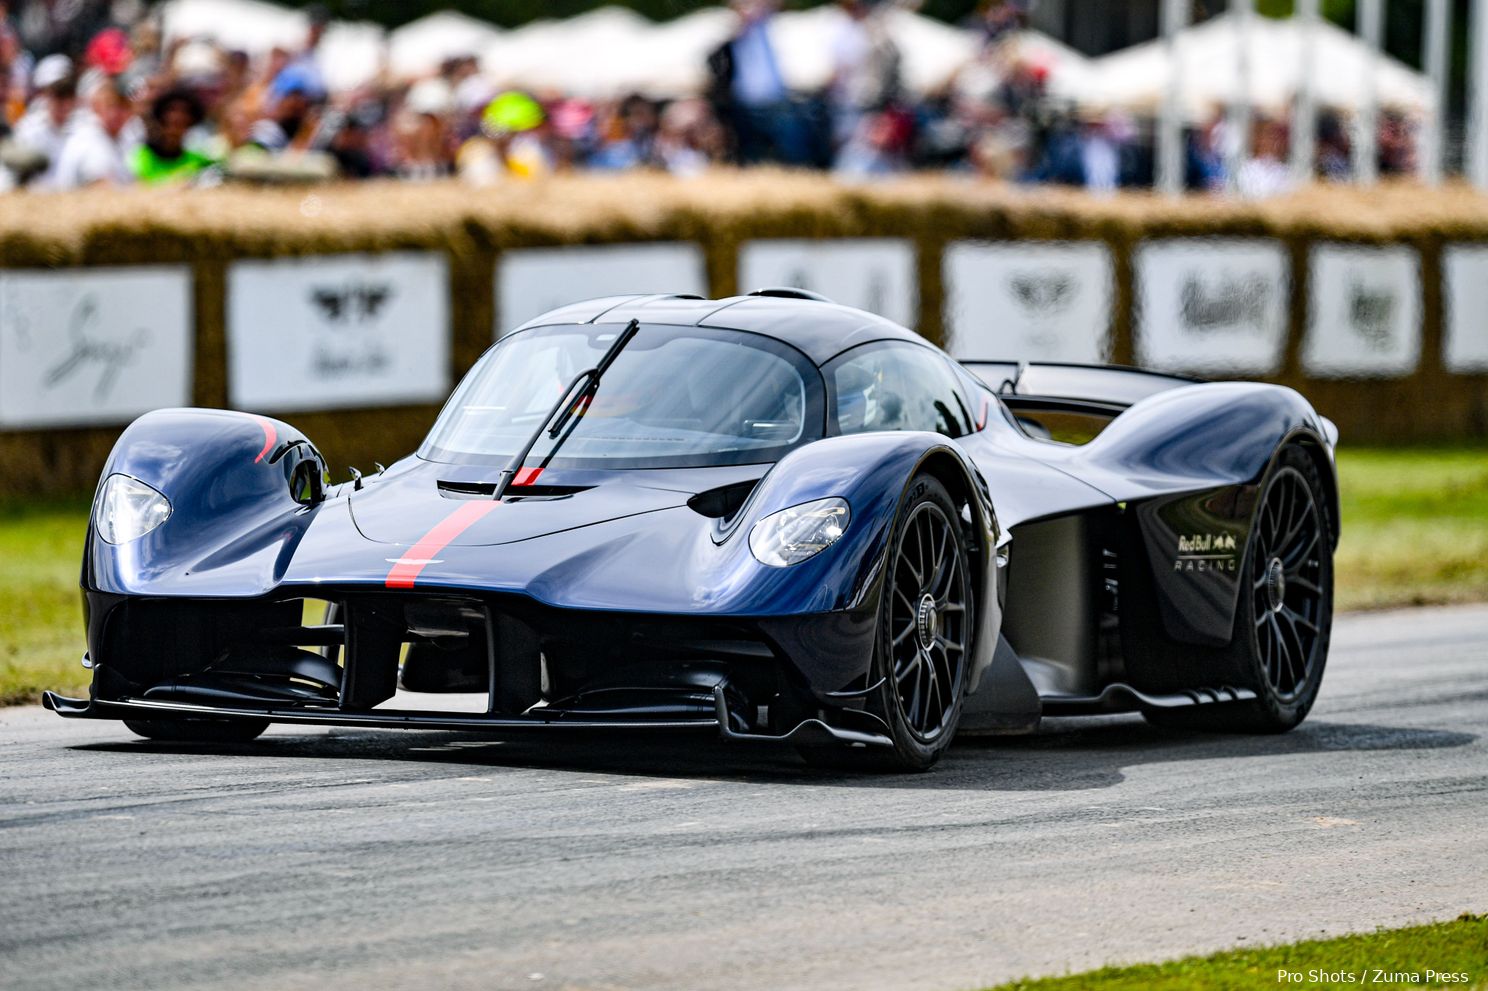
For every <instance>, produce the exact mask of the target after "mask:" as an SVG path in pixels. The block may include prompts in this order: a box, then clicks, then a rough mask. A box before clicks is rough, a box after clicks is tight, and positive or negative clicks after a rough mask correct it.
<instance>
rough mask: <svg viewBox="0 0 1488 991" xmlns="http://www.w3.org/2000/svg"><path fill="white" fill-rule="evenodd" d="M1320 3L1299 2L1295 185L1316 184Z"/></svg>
mask: <svg viewBox="0 0 1488 991" xmlns="http://www.w3.org/2000/svg"><path fill="white" fill-rule="evenodd" d="M1318 3H1319V0H1297V9H1296V15H1295V16H1296V18H1297V29H1298V30H1297V34H1298V46H1297V49H1298V51H1299V52H1300V53H1301V59H1302V64H1301V65H1300V66H1298V74H1297V99H1296V102H1295V104H1293V108H1292V133H1291V140H1292V181H1293V182H1295V183H1297V184H1298V185H1303V184H1305V183H1309V182H1311V181H1312V177H1313V173H1314V162H1315V161H1316V159H1317V93H1316V88H1315V85H1314V82H1313V75H1314V69H1315V67H1316V63H1317V58H1316V51H1317V22H1318Z"/></svg>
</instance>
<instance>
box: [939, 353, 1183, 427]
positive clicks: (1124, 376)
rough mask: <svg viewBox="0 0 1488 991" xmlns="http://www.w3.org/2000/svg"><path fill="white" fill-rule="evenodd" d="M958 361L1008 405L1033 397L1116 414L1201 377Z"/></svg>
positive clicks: (1055, 404)
mask: <svg viewBox="0 0 1488 991" xmlns="http://www.w3.org/2000/svg"><path fill="white" fill-rule="evenodd" d="M961 365H962V367H963V368H965V369H966V370H967V371H968V372H970V373H971V375H972V376H973V377H975V378H977V379H978V380H980V381H981V382H982V383H983V384H984V385H985V386H986V387H987V388H988V389H991V390H992V391H993V392H995V393H997V394H998V395H999V396H1000V397H1001V398H1002V399H1003V400H1004V401H1009V400H1012V401H1011V402H1010V403H1009V405H1013V406H1016V405H1020V404H1019V403H1018V402H1017V400H1018V399H1028V400H1032V399H1037V400H1039V405H1040V406H1043V407H1045V408H1048V407H1067V408H1069V409H1070V410H1071V411H1072V412H1080V411H1088V412H1101V413H1109V414H1111V415H1115V414H1117V413H1120V412H1121V411H1122V410H1124V409H1126V408H1128V407H1130V406H1132V405H1134V404H1136V403H1138V402H1140V401H1141V400H1143V399H1146V398H1147V397H1148V396H1154V395H1156V394H1157V393H1159V392H1166V391H1168V390H1169V389H1177V388H1179V387H1181V386H1185V385H1193V384H1195V383H1197V382H1202V381H1203V379H1196V378H1189V377H1188V376H1185V375H1168V374H1164V373H1162V372H1149V371H1146V370H1145V369H1141V368H1128V367H1126V366H1123V365H1076V364H1067V363H1063V362H1052V361H1049V362H1043V361H977V360H967V361H962V362H961Z"/></svg>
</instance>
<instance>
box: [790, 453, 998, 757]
mask: <svg viewBox="0 0 1488 991" xmlns="http://www.w3.org/2000/svg"><path fill="white" fill-rule="evenodd" d="M891 547H892V551H891V555H890V558H889V561H890V563H891V567H890V569H889V571H888V574H887V575H886V576H885V579H884V581H885V584H884V590H883V596H882V601H881V605H880V607H879V626H878V638H877V641H876V644H875V647H874V657H873V664H872V667H871V669H870V672H871V673H870V675H869V682H870V684H874V683H877V685H878V687H877V689H876V690H875V691H874V692H873V694H872V695H871V696H870V700H869V701H870V707H871V708H872V710H873V711H874V713H875V714H876V715H878V716H879V717H880V718H882V719H883V721H884V722H885V723H886V724H887V725H888V727H889V730H890V738H891V739H892V740H893V748H892V750H891V749H888V748H864V749H858V750H844V749H841V748H815V747H813V748H809V749H806V748H803V750H802V754H803V756H805V757H806V758H807V760H809V761H811V762H812V763H822V764H831V765H834V766H842V765H844V764H850V765H852V766H855V767H863V766H865V765H866V766H871V767H875V768H879V769H883V770H907V771H923V770H926V769H928V768H929V767H931V766H932V765H933V764H934V763H935V762H936V761H937V760H939V759H940V756H941V754H942V753H944V752H945V749H946V747H948V746H949V745H950V743H951V739H952V738H953V737H954V736H955V735H956V726H957V724H958V723H959V722H960V719H961V704H962V700H963V698H964V696H965V694H966V677H967V671H968V670H969V668H970V657H971V643H972V634H973V631H974V630H975V625H974V624H975V615H974V612H975V603H974V601H973V597H972V588H971V567H970V555H969V553H968V551H967V546H966V534H965V532H964V530H963V529H962V524H961V513H960V511H959V510H958V509H957V507H956V504H955V502H954V500H952V499H951V496H950V493H948V492H947V491H946V488H945V486H944V485H942V484H941V483H940V481H939V480H938V479H936V478H934V477H933V476H930V475H921V476H918V477H917V478H915V480H914V481H913V482H912V483H911V484H910V487H909V491H908V493H907V494H906V496H905V499H904V502H903V504H902V506H901V509H900V513H899V518H898V520H897V522H896V523H895V529H894V540H893V543H892V545H891Z"/></svg>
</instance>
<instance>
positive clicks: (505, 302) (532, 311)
mask: <svg viewBox="0 0 1488 991" xmlns="http://www.w3.org/2000/svg"><path fill="white" fill-rule="evenodd" d="M661 292H666V293H673V292H675V293H697V294H699V295H703V296H706V295H707V294H708V274H707V269H706V267H705V265H704V263H703V252H702V249H701V248H699V247H698V246H697V245H695V244H681V243H676V242H666V243H661V244H607V245H596V246H592V247H578V248H522V249H519V250H516V251H508V252H505V253H504V254H502V256H501V258H500V260H498V261H497V263H496V314H497V321H496V336H498V337H500V336H501V335H502V334H504V333H506V332H507V331H510V330H514V329H516V328H517V327H519V326H521V325H522V324H524V323H526V322H527V321H528V320H531V319H532V318H533V317H536V316H541V315H542V314H544V313H546V312H548V311H549V310H552V309H556V308H557V307H560V306H565V305H567V304H569V303H578V302H582V301H583V300H586V299H595V298H597V297H599V296H614V295H617V294H620V293H661Z"/></svg>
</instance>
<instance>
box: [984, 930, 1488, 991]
mask: <svg viewBox="0 0 1488 991" xmlns="http://www.w3.org/2000/svg"><path fill="white" fill-rule="evenodd" d="M1340 987H1350V988H1457V989H1460V991H1482V989H1483V988H1488V916H1483V915H1463V916H1461V917H1460V918H1458V919H1456V920H1454V921H1452V922H1439V923H1436V924H1434V925H1428V926H1412V927H1411V928H1409V929H1385V930H1380V931H1379V932H1375V933H1369V934H1365V935H1359V936H1343V937H1340V938H1338V939H1320V940H1308V941H1307V942H1304V943H1291V944H1289V945H1286V946H1270V947H1264V948H1259V949H1253V950H1230V951H1228V952H1225V953H1216V954H1214V955H1213V956H1208V957H1185V958H1184V959H1182V960H1174V961H1172V962H1170V963H1161V964H1139V965H1137V966H1135V967H1106V968H1103V969H1101V970H1094V971H1090V972H1088V973H1084V974H1073V975H1070V976H1068V977H1051V978H1043V979H1040V980H1026V981H1013V982H1012V983H1010V984H1000V985H998V986H997V987H996V988H994V989H989V991H1240V989H1246V991H1250V989H1254V988H1329V989H1337V988H1340Z"/></svg>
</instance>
